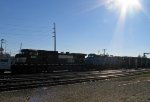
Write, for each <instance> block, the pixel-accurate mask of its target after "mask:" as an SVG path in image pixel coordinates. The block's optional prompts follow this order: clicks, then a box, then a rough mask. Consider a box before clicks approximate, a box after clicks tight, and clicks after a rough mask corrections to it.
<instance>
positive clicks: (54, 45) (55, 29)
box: [53, 23, 56, 51]
mask: <svg viewBox="0 0 150 102" xmlns="http://www.w3.org/2000/svg"><path fill="white" fill-rule="evenodd" d="M53 29H54V32H53V34H54V35H53V37H54V51H56V27H55V23H54V28H53Z"/></svg>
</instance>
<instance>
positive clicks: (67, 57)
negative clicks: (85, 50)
mask: <svg viewBox="0 0 150 102" xmlns="http://www.w3.org/2000/svg"><path fill="white" fill-rule="evenodd" d="M85 56H86V54H81V53H69V52H66V53H63V52H62V53H58V51H45V50H34V49H22V50H21V52H20V53H19V54H16V56H15V64H14V65H12V66H11V71H12V73H40V72H53V71H81V70H84V67H83V66H84V65H85V64H84V61H85Z"/></svg>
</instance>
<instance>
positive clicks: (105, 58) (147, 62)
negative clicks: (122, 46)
mask: <svg viewBox="0 0 150 102" xmlns="http://www.w3.org/2000/svg"><path fill="white" fill-rule="evenodd" d="M85 62H86V64H88V65H97V66H99V67H97V68H98V69H97V70H100V69H99V68H101V70H102V69H139V68H150V59H149V58H147V57H127V56H109V55H96V54H89V55H88V57H87V58H86V61H85ZM100 66H101V67H100Z"/></svg>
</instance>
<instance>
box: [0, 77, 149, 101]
mask: <svg viewBox="0 0 150 102" xmlns="http://www.w3.org/2000/svg"><path fill="white" fill-rule="evenodd" d="M0 102H150V74H146V75H139V76H134V77H133V76H132V77H124V78H116V79H111V80H103V81H97V82H87V83H80V84H72V85H62V86H53V87H43V88H37V89H26V90H19V91H11V92H1V93H0Z"/></svg>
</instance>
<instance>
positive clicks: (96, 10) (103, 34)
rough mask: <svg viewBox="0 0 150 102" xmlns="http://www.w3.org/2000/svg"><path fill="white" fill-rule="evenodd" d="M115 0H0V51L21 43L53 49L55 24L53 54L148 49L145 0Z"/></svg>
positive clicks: (149, 18) (149, 9)
mask: <svg viewBox="0 0 150 102" xmlns="http://www.w3.org/2000/svg"><path fill="white" fill-rule="evenodd" d="M116 1H117V0H0V39H2V38H3V39H5V40H6V50H7V52H11V54H13V55H14V54H16V53H18V52H19V49H20V44H21V43H22V48H23V49H28V48H29V49H42V50H54V43H53V42H54V38H53V37H52V36H53V23H54V22H55V23H56V34H57V50H58V51H59V52H73V53H86V54H89V53H99V54H100V53H103V49H106V53H108V54H110V55H116V56H138V55H139V54H140V55H142V54H143V53H144V52H150V6H149V5H150V0H139V1H138V3H139V4H136V5H135V3H134V4H128V3H126V7H125V6H123V4H125V3H123V4H122V3H120V4H119V3H117V2H116ZM124 1H126V0H124ZM127 1H128V0H127ZM133 1H135V0H133ZM135 2H136V1H135ZM127 5H128V6H127ZM123 7H124V8H126V10H125V9H123ZM3 46H4V45H3Z"/></svg>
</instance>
